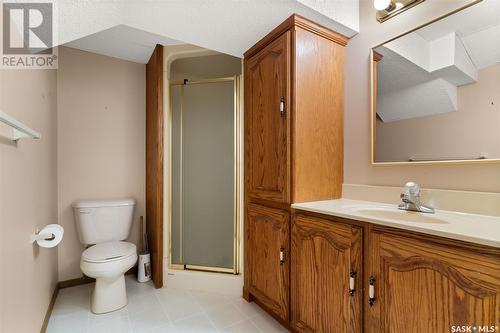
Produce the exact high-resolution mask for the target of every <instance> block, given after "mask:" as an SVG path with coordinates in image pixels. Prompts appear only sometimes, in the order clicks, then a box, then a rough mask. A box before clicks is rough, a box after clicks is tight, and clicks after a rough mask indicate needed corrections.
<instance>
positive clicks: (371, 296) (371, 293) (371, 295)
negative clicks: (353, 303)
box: [368, 276, 375, 306]
mask: <svg viewBox="0 0 500 333" xmlns="http://www.w3.org/2000/svg"><path fill="white" fill-rule="evenodd" d="M368 304H370V306H373V304H375V278H374V277H373V276H370V278H369V279H368Z"/></svg>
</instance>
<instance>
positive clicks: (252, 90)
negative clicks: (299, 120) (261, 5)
mask: <svg viewBox="0 0 500 333" xmlns="http://www.w3.org/2000/svg"><path fill="white" fill-rule="evenodd" d="M289 72H290V33H289V32H287V33H285V34H283V35H282V36H280V37H279V38H277V39H276V40H275V41H274V42H273V43H271V44H270V45H269V46H268V47H266V48H265V49H264V50H262V51H261V52H259V53H257V54H255V55H254V56H253V57H251V58H250V59H248V60H246V61H245V161H246V164H247V166H246V173H245V175H246V184H245V185H246V191H247V193H248V195H249V196H250V197H252V198H260V199H266V200H270V201H275V202H282V203H290V195H289V184H290V181H289V180H290V143H289V138H290V117H289V116H288V114H286V111H287V110H286V108H287V106H288V105H289V104H290V103H289V102H290V74H289ZM281 101H283V102H284V103H285V115H284V116H283V115H281V114H280V102H281Z"/></svg>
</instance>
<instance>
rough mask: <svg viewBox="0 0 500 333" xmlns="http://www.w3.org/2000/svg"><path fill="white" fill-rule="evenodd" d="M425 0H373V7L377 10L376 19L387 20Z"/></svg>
mask: <svg viewBox="0 0 500 333" xmlns="http://www.w3.org/2000/svg"><path fill="white" fill-rule="evenodd" d="M424 1H425V0H374V1H373V7H375V9H376V10H377V21H379V22H380V23H382V22H384V21H387V20H388V19H390V18H391V17H394V16H396V15H398V14H400V13H402V12H404V11H405V10H407V9H410V8H411V7H414V6H416V5H418V4H420V3H422V2H424Z"/></svg>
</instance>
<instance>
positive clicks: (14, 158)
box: [0, 70, 57, 333]
mask: <svg viewBox="0 0 500 333" xmlns="http://www.w3.org/2000/svg"><path fill="white" fill-rule="evenodd" d="M0 76H1V79H0V82H1V96H0V110H2V111H4V112H6V113H8V114H10V115H12V116H14V117H15V118H17V119H19V120H20V121H22V122H24V123H26V124H27V125H29V126H30V127H32V128H34V129H36V130H37V131H39V132H40V133H41V134H42V138H41V139H40V140H30V139H23V140H20V141H19V142H18V144H17V145H15V144H13V143H12V141H10V140H9V138H10V135H11V132H10V128H8V127H7V126H5V125H4V124H0V267H1V268H0V270H1V274H0V276H1V281H0V332H23V333H28V332H39V331H40V327H41V326H42V322H43V319H44V316H45V313H46V311H47V307H48V305H49V302H50V299H51V296H52V293H53V291H54V288H55V285H56V283H57V249H56V248H53V249H45V248H44V249H42V248H39V247H38V246H37V245H32V244H31V243H30V242H29V239H30V235H31V234H32V233H33V232H34V231H35V228H36V227H40V228H41V227H43V226H45V225H47V224H50V223H56V222H57V201H56V198H57V150H56V148H57V147H56V139H57V138H56V135H57V130H56V109H57V104H56V103H57V98H56V88H57V84H56V73H55V71H54V70H0Z"/></svg>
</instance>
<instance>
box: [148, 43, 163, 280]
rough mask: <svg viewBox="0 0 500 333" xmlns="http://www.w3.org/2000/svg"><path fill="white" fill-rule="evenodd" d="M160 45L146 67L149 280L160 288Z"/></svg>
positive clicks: (161, 123)
mask: <svg viewBox="0 0 500 333" xmlns="http://www.w3.org/2000/svg"><path fill="white" fill-rule="evenodd" d="M163 118H164V116H163V46H161V45H156V48H155V50H154V51H153V54H152V55H151V58H150V59H149V62H148V63H147V65H146V230H147V234H148V243H149V249H150V252H151V264H152V279H153V282H154V285H155V287H156V288H161V287H162V286H163V122H164V119H163Z"/></svg>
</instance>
